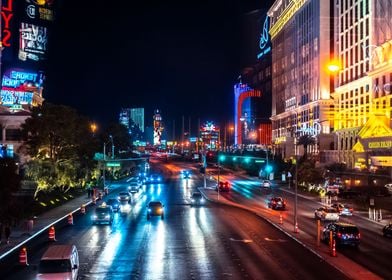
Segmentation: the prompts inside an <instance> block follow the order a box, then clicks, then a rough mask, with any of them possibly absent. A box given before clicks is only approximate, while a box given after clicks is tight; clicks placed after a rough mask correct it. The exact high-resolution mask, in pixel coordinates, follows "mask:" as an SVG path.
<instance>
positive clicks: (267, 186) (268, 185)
mask: <svg viewBox="0 0 392 280" xmlns="http://www.w3.org/2000/svg"><path fill="white" fill-rule="evenodd" d="M271 186H272V184H271V181H269V180H263V181H262V182H261V188H262V189H270V188H271Z"/></svg>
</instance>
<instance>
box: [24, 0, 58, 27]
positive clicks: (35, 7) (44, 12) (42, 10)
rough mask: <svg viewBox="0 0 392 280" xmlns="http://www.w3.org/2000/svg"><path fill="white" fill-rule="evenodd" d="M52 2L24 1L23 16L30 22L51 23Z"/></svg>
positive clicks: (47, 0) (50, 0)
mask: <svg viewBox="0 0 392 280" xmlns="http://www.w3.org/2000/svg"><path fill="white" fill-rule="evenodd" d="M53 10H54V0H25V6H24V12H25V16H27V18H28V19H30V20H32V21H37V22H39V21H41V22H45V21H46V22H47V21H53V20H54V12H53Z"/></svg>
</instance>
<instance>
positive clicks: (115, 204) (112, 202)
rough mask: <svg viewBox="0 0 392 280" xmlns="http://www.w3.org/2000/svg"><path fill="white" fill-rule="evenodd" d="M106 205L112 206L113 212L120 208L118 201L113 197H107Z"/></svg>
mask: <svg viewBox="0 0 392 280" xmlns="http://www.w3.org/2000/svg"><path fill="white" fill-rule="evenodd" d="M106 205H109V206H112V209H113V211H114V212H118V210H120V201H119V200H118V199H115V198H109V199H108V200H107V201H106Z"/></svg>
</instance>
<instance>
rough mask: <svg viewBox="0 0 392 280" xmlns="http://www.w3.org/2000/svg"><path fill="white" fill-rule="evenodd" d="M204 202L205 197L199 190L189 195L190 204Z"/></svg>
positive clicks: (201, 203)
mask: <svg viewBox="0 0 392 280" xmlns="http://www.w3.org/2000/svg"><path fill="white" fill-rule="evenodd" d="M204 202H205V199H204V197H203V195H202V194H201V192H194V193H192V195H191V206H194V205H203V204H204Z"/></svg>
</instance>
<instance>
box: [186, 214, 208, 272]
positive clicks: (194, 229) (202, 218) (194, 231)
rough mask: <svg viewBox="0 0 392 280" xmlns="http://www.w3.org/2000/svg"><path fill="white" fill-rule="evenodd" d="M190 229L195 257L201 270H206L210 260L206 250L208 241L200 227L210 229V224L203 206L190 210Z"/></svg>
mask: <svg viewBox="0 0 392 280" xmlns="http://www.w3.org/2000/svg"><path fill="white" fill-rule="evenodd" d="M188 221H189V227H188V228H189V229H190V242H191V246H190V247H191V248H194V250H195V251H194V254H195V259H196V260H197V264H198V266H199V267H200V271H206V270H207V269H208V265H209V263H210V261H209V260H208V256H207V251H206V246H207V245H206V242H205V240H204V234H203V232H201V231H200V227H202V228H203V229H207V232H209V231H210V229H209V228H210V225H209V224H208V223H207V218H206V212H205V209H204V208H203V207H197V208H194V207H193V208H191V209H190V211H189V219H188ZM198 222H199V223H200V225H199V224H198Z"/></svg>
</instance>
